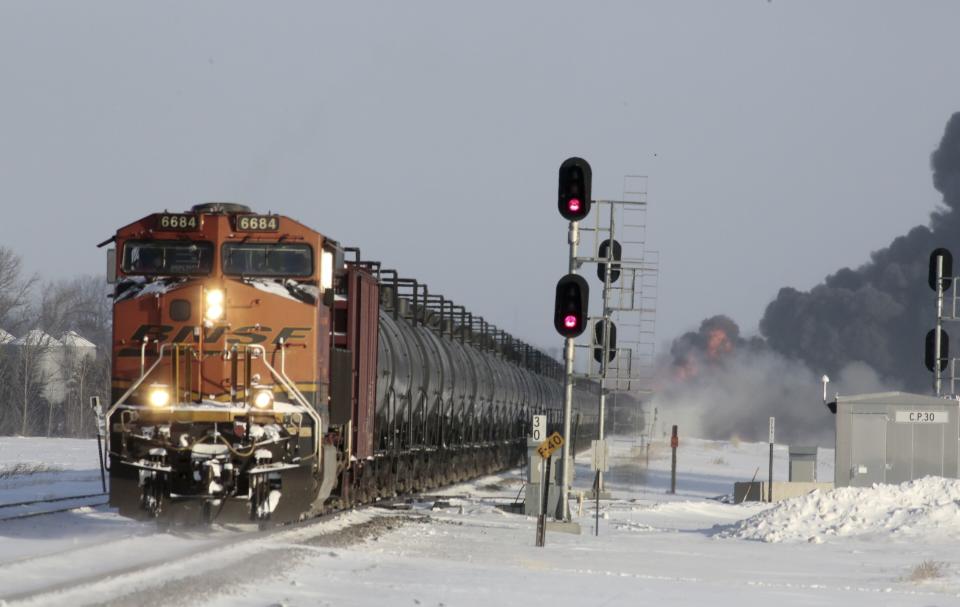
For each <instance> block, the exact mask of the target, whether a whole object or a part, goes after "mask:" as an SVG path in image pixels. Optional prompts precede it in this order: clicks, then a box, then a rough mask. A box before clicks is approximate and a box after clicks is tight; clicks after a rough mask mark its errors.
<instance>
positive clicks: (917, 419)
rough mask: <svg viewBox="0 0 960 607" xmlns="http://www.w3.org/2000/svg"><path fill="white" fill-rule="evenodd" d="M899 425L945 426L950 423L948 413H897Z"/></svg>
mask: <svg viewBox="0 0 960 607" xmlns="http://www.w3.org/2000/svg"><path fill="white" fill-rule="evenodd" d="M896 421H897V423H898V424H945V423H947V422H949V421H950V414H949V413H948V412H946V411H897V417H896Z"/></svg>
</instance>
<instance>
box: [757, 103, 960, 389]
mask: <svg viewBox="0 0 960 607" xmlns="http://www.w3.org/2000/svg"><path fill="white" fill-rule="evenodd" d="M930 164H931V167H932V169H933V185H934V187H935V188H936V189H937V190H938V191H939V192H940V193H941V194H942V195H943V203H944V204H943V206H942V207H940V208H938V209H937V210H936V211H934V212H933V213H932V214H931V216H930V223H929V225H928V226H917V227H915V228H913V229H912V230H910V231H909V232H908V233H907V234H905V235H904V236H900V237H898V238H896V239H895V240H894V241H893V242H892V243H891V244H890V245H889V246H888V247H886V248H884V249H880V250H879V251H875V252H874V253H873V254H872V255H871V256H870V261H869V262H868V263H866V264H864V265H862V266H860V267H859V268H856V269H851V268H843V269H842V270H839V271H838V272H836V273H835V274H832V275H830V276H828V277H827V278H826V280H825V281H824V282H823V284H820V285H817V286H816V287H814V288H813V289H811V290H810V291H806V292H804V291H798V290H797V289H793V288H790V287H785V288H783V289H781V290H780V292H779V294H778V295H777V297H776V299H775V300H774V301H773V302H771V303H770V305H769V306H767V309H766V313H765V314H764V317H763V319H762V320H761V321H760V331H761V333H762V334H763V335H764V336H765V337H766V339H767V341H768V343H769V344H770V346H771V347H772V348H773V349H774V350H776V351H777V352H780V353H782V354H784V355H785V356H788V357H791V358H797V359H800V360H802V361H804V362H805V363H806V364H807V365H808V366H809V367H810V368H811V369H813V370H815V371H817V372H824V373H827V374H835V373H837V372H838V371H839V370H840V369H841V368H843V367H844V366H845V365H847V364H849V363H850V362H852V361H863V362H865V363H867V364H868V365H870V366H871V367H872V368H873V369H875V370H876V371H877V372H878V373H879V374H880V376H882V377H884V378H887V379H889V380H890V381H891V382H892V383H896V384H899V385H901V386H903V387H904V388H906V389H908V390H911V391H917V392H926V391H928V390H929V388H930V385H931V378H930V373H929V372H928V371H927V370H926V368H925V367H924V365H923V343H924V341H923V340H924V337H925V335H926V333H927V331H928V330H929V329H931V328H932V327H933V323H934V311H935V308H934V305H935V303H934V297H933V293H932V291H931V290H930V288H929V286H928V285H927V264H928V260H929V257H930V252H931V251H932V250H933V249H935V248H937V247H946V248H948V249H949V248H951V247H953V249H954V252H955V253H960V247H957V245H958V244H960V243H958V236H960V113H956V114H954V115H953V116H951V117H950V120H949V121H948V122H947V126H946V130H945V132H944V134H943V139H942V140H941V141H940V146H939V147H938V148H937V149H936V151H934V152H933V155H932V156H931V162H930ZM956 337H957V338H958V340H960V334H958V335H957V336H956ZM956 343H960V341H957V342H956Z"/></svg>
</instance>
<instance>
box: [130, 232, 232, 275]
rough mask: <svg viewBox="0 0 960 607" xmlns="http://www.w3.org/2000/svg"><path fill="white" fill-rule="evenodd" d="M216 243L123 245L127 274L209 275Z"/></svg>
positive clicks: (153, 241) (135, 242)
mask: <svg viewBox="0 0 960 607" xmlns="http://www.w3.org/2000/svg"><path fill="white" fill-rule="evenodd" d="M212 267H213V243H210V242H207V241H193V240H137V241H128V242H126V243H124V245H123V263H122V264H121V268H122V269H123V272H124V273H125V274H145V275H150V276H190V275H197V274H209V273H210V270H211V269H212Z"/></svg>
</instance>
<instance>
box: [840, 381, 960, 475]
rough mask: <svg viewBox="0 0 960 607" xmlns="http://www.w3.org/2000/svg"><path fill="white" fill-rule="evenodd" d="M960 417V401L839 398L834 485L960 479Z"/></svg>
mask: <svg viewBox="0 0 960 607" xmlns="http://www.w3.org/2000/svg"><path fill="white" fill-rule="evenodd" d="M832 404H833V403H831V405H832ZM958 413H960V401H957V400H956V399H953V398H949V399H948V398H936V397H933V396H925V395H920V394H908V393H905V392H885V393H881V394H860V395H856V396H846V397H844V396H838V397H837V402H836V414H837V419H836V423H837V449H836V465H835V468H834V486H836V487H847V486H851V487H869V486H871V485H873V484H874V483H901V482H904V481H909V480H913V479H917V478H922V477H924V476H929V475H933V476H944V477H949V478H957V458H958V446H960V424H958V418H960V415H958Z"/></svg>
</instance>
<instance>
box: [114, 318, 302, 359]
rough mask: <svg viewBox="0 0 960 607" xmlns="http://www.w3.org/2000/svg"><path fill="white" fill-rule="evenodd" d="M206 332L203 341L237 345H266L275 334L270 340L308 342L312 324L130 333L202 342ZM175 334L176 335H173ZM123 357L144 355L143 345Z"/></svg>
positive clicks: (135, 338) (136, 337)
mask: <svg viewBox="0 0 960 607" xmlns="http://www.w3.org/2000/svg"><path fill="white" fill-rule="evenodd" d="M201 331H202V332H203V343H205V344H215V343H217V342H218V341H221V340H223V339H226V343H227V344H230V345H233V344H237V345H241V346H243V345H253V344H262V343H264V342H266V341H267V340H268V339H270V338H271V337H272V338H273V339H270V343H273V344H277V345H279V344H280V342H281V340H282V341H283V343H290V342H291V341H304V340H306V338H307V336H308V335H309V334H310V327H283V328H281V329H279V330H278V331H276V332H274V330H273V329H272V328H270V327H267V326H264V325H255V326H250V327H237V328H236V329H233V330H231V331H228V330H227V328H226V327H213V328H207V327H198V326H194V325H180V326H173V325H140V327H139V328H138V329H137V330H136V331H134V332H133V335H131V336H130V339H129V340H128V343H129V342H132V343H142V342H143V340H144V339H146V338H148V337H149V338H150V341H151V342H173V343H188V342H195V343H197V342H199V337H200V332H201ZM171 336H172V337H171ZM120 355H121V356H140V349H139V348H126V349H124V350H121V351H120Z"/></svg>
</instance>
